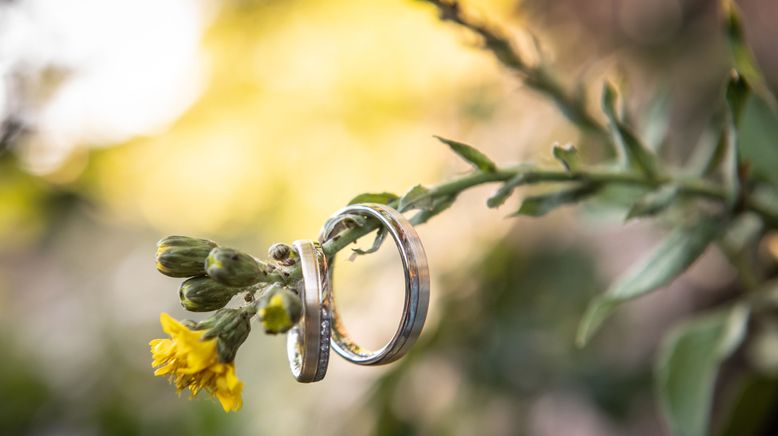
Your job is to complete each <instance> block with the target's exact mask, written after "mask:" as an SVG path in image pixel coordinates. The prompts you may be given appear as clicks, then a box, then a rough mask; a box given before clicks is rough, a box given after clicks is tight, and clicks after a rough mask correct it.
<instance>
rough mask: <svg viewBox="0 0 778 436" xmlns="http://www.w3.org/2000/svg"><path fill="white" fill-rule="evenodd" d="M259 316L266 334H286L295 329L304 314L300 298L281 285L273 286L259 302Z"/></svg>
mask: <svg viewBox="0 0 778 436" xmlns="http://www.w3.org/2000/svg"><path fill="white" fill-rule="evenodd" d="M257 313H258V314H259V319H260V322H261V323H262V327H263V328H264V329H265V333H270V334H278V333H284V332H286V331H288V330H289V329H291V328H292V327H294V325H295V324H297V321H299V320H300V317H301V316H302V313H303V307H302V302H301V301H300V297H299V296H298V295H297V294H296V293H295V292H293V291H292V290H291V289H289V288H286V287H283V286H281V285H279V284H273V285H271V286H270V287H269V288H268V289H267V290H266V291H265V294H264V295H263V296H262V298H260V300H259V306H258V310H257Z"/></svg>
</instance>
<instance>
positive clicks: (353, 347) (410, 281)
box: [319, 203, 430, 365]
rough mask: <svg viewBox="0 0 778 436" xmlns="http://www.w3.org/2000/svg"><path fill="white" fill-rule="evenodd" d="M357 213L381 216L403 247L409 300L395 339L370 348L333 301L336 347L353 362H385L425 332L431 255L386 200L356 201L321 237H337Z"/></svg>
mask: <svg viewBox="0 0 778 436" xmlns="http://www.w3.org/2000/svg"><path fill="white" fill-rule="evenodd" d="M354 215H360V216H363V217H369V218H373V219H376V220H378V222H379V223H380V224H381V226H382V227H383V230H384V231H387V232H388V233H389V234H390V235H391V236H392V239H394V242H395V244H396V245H397V249H398V250H399V251H400V258H401V259H402V265H403V272H404V274H405V302H404V304H403V313H402V320H401V321H400V325H399V326H398V327H397V331H396V332H395V334H394V336H393V337H392V339H391V340H390V341H389V342H388V343H386V345H384V346H383V347H381V348H380V349H378V350H375V351H373V350H367V349H365V348H362V347H360V346H359V345H357V344H356V343H355V342H354V341H353V340H352V339H351V338H350V337H349V335H348V333H347V331H346V329H345V327H344V326H343V322H342V321H341V319H340V317H339V316H338V311H337V309H336V307H335V301H334V299H333V301H332V325H333V327H332V341H331V342H332V349H333V350H335V352H336V353H338V354H339V355H341V356H342V357H343V358H345V359H346V360H348V361H349V362H352V363H356V364H358V365H383V364H386V363H390V362H393V361H395V360H397V359H399V358H400V357H402V356H403V355H404V354H405V353H407V352H408V350H409V349H410V348H411V346H412V345H413V344H414V343H415V342H416V339H417V338H418V337H419V334H420V333H421V329H422V327H423V326H424V321H425V319H426V318H427V307H428V306H429V295H430V279H429V268H428V266H427V256H426V254H425V253H424V247H423V246H422V244H421V239H419V235H418V234H417V233H416V230H415V229H414V228H413V226H412V225H411V223H410V222H408V220H407V219H406V218H405V217H404V216H402V215H401V214H400V213H399V212H397V211H396V210H394V209H392V208H391V207H389V206H385V205H382V204H373V203H363V204H354V205H350V206H348V207H346V208H343V209H341V210H339V211H338V212H336V213H335V214H334V215H333V216H332V217H331V218H330V219H329V220H328V221H327V224H325V226H324V228H323V229H322V233H321V235H320V236H319V240H320V241H321V242H322V243H324V242H325V241H327V240H329V239H330V238H331V237H336V236H335V233H336V232H337V230H339V229H340V228H341V227H340V224H343V223H345V222H347V221H349V220H352V221H353V217H354ZM334 265H335V255H333V256H332V257H331V259H330V267H329V270H328V272H327V279H328V280H327V281H328V283H329V289H333V288H332V279H333V271H334V269H333V267H334Z"/></svg>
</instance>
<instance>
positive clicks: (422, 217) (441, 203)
mask: <svg viewBox="0 0 778 436" xmlns="http://www.w3.org/2000/svg"><path fill="white" fill-rule="evenodd" d="M456 199H457V196H456V195H451V196H448V197H440V198H436V199H435V201H434V202H433V205H432V208H431V209H428V210H422V211H419V213H417V214H416V215H414V216H412V217H411V219H410V221H411V224H413V225H414V226H417V225H419V224H424V223H426V222H427V220H429V219H430V218H432V217H433V216H435V215H437V214H439V213H441V212H443V211H444V210H446V209H448V208H449V207H451V205H452V204H454V201H456Z"/></svg>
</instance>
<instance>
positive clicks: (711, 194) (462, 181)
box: [270, 165, 778, 283]
mask: <svg viewBox="0 0 778 436" xmlns="http://www.w3.org/2000/svg"><path fill="white" fill-rule="evenodd" d="M518 175H521V176H522V177H523V183H522V184H526V185H532V184H538V183H545V182H594V183H599V184H609V185H630V186H641V187H645V188H647V189H656V188H658V187H660V186H662V185H667V184H670V185H674V186H678V188H679V190H680V192H681V193H682V194H684V195H686V196H689V197H697V198H702V199H707V200H712V201H715V202H722V203H723V202H725V201H726V198H727V197H726V193H725V192H724V190H723V188H721V187H719V186H717V185H716V184H714V183H712V182H709V181H706V180H703V179H684V178H673V177H670V176H663V177H659V178H648V177H646V176H644V175H643V174H641V173H636V172H631V171H614V170H597V171H573V172H569V171H565V170H547V169H539V168H535V167H530V166H527V165H516V166H511V167H506V168H498V169H497V170H496V171H493V172H484V171H475V172H472V173H468V174H466V175H464V176H462V177H459V178H456V179H454V180H450V181H448V182H445V183H441V184H439V185H437V186H434V187H432V188H430V189H429V193H428V195H429V196H430V197H431V198H432V199H436V198H442V197H451V196H457V195H459V194H460V193H462V192H463V191H466V190H468V189H470V188H473V187H475V186H480V185H484V184H487V183H495V182H506V181H508V180H511V179H513V178H514V177H516V176H518ZM397 203H398V202H396V201H395V202H393V203H390V204H389V205H390V206H392V207H395V208H396V207H397V206H398V204H397ZM744 209H745V210H749V211H751V212H754V213H756V214H757V215H759V216H760V217H761V219H762V220H763V221H764V222H765V224H766V225H767V226H769V227H773V228H778V213H776V212H775V211H773V210H771V209H770V208H768V207H766V206H765V205H764V204H762V203H760V202H758V201H757V200H756V199H754V198H751V199H749V201H747V202H746V203H745V205H744ZM433 215H434V214H433ZM378 227H379V224H378V223H377V222H375V221H373V220H368V221H367V222H366V223H365V225H364V226H361V227H354V228H350V229H347V230H344V231H342V232H340V233H338V235H337V238H332V239H330V240H328V241H326V242H325V243H324V244H323V245H322V249H323V250H324V254H325V255H326V256H327V258H328V259H332V258H333V257H334V256H335V254H337V253H338V252H339V251H341V250H343V249H344V248H346V247H347V246H348V245H349V244H351V243H353V242H356V241H357V240H358V239H359V238H361V237H363V236H365V235H367V234H369V233H370V232H372V231H374V230H376V229H377V228H378ZM300 277H301V272H300V267H299V265H293V266H291V267H288V268H283V269H280V270H279V271H277V272H276V273H273V274H271V275H270V280H271V281H282V282H285V283H288V282H290V281H294V280H298V279H299V278H300Z"/></svg>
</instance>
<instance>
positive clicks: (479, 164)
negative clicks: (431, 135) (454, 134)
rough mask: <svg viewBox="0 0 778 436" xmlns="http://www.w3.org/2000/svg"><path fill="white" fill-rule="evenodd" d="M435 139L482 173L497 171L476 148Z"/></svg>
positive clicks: (443, 139)
mask: <svg viewBox="0 0 778 436" xmlns="http://www.w3.org/2000/svg"><path fill="white" fill-rule="evenodd" d="M435 138H437V139H438V141H440V142H442V143H444V144H446V145H448V146H449V147H451V150H453V151H454V153H456V154H458V155H459V157H461V158H462V159H464V160H466V161H467V162H468V163H470V164H471V165H473V166H474V167H475V168H476V169H479V170H481V171H484V172H494V171H496V170H497V166H496V165H495V164H494V162H492V160H491V159H489V158H488V157H486V155H485V154H483V153H481V152H480V151H478V150H477V149H476V148H474V147H472V146H470V145H467V144H463V143H461V142H457V141H452V140H450V139H446V138H441V137H440V136H436V137H435Z"/></svg>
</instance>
